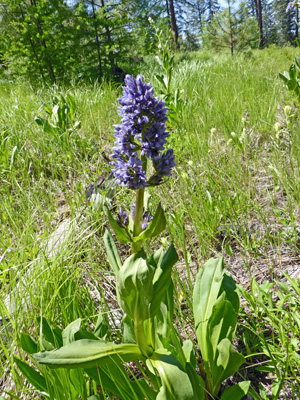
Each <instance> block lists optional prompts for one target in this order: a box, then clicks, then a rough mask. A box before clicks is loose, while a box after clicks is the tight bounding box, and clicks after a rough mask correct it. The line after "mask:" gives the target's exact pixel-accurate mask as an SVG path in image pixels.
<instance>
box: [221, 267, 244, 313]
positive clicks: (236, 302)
mask: <svg viewBox="0 0 300 400" xmlns="http://www.w3.org/2000/svg"><path fill="white" fill-rule="evenodd" d="M221 291H223V293H224V294H225V299H226V300H228V301H230V303H231V304H232V306H233V308H234V310H235V312H236V313H238V312H239V308H240V298H239V295H238V293H237V286H236V283H235V282H234V280H233V279H232V277H231V276H229V275H227V274H224V276H223V281H222V287H221Z"/></svg>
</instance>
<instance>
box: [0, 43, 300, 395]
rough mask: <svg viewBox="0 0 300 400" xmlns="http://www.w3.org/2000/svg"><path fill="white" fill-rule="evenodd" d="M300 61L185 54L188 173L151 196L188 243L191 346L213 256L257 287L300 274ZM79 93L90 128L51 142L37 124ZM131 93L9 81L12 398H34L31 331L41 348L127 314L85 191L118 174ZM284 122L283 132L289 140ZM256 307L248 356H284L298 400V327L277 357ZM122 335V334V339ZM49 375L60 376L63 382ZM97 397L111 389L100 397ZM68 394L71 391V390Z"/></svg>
mask: <svg viewBox="0 0 300 400" xmlns="http://www.w3.org/2000/svg"><path fill="white" fill-rule="evenodd" d="M295 52H296V50H294V49H290V48H286V49H272V50H271V49H266V50H264V51H260V52H259V51H253V52H252V53H250V54H244V55H243V54H242V55H239V56H237V57H234V58H233V59H231V58H230V57H229V56H225V55H216V54H209V53H196V54H193V55H192V56H188V57H186V58H185V57H183V56H182V57H178V60H177V64H176V68H175V74H174V87H178V88H179V89H180V90H182V91H183V92H182V98H183V100H184V102H185V104H184V107H183V112H182V116H181V123H180V125H179V126H173V127H172V129H170V135H171V136H170V144H169V145H170V147H173V148H174V152H175V154H176V163H177V166H176V170H175V172H174V174H173V177H172V178H171V179H170V180H169V181H168V183H167V184H166V185H163V186H161V188H160V189H159V190H156V191H155V192H154V191H151V194H152V196H153V203H155V204H156V203H157V202H158V201H160V200H161V201H162V203H163V204H164V206H165V207H166V210H167V213H166V214H167V218H168V231H169V235H168V237H167V240H169V241H171V240H172V241H174V242H175V244H176V248H177V250H178V253H179V255H180V262H179V263H178V268H177V270H176V272H175V275H174V279H175V281H176V282H177V283H176V290H177V296H176V299H177V304H176V309H177V316H178V327H179V329H180V330H181V332H182V335H183V336H185V335H186V336H188V335H189V334H190V333H189V329H188V327H189V325H190V324H191V323H192V317H191V311H190V309H191V307H190V301H191V292H192V286H193V282H194V277H195V275H196V272H197V270H198V268H199V266H200V265H201V264H202V263H203V262H204V261H205V260H207V259H208V258H209V257H211V256H215V255H216V254H220V253H223V255H224V256H225V260H226V262H227V264H228V268H229V271H230V270H231V271H232V273H233V274H234V278H235V279H236V280H237V281H238V283H240V284H241V285H243V283H244V284H245V286H246V289H248V288H249V284H250V277H251V276H256V277H257V279H258V280H259V281H260V282H262V281H263V280H265V279H269V280H271V279H273V278H276V277H277V276H278V275H277V272H278V271H279V270H280V269H284V268H285V267H286V266H287V265H288V266H289V265H290V264H292V265H297V260H298V256H299V225H300V222H299V220H298V211H299V209H298V204H299V193H300V190H299V182H300V180H299V178H300V177H299V162H300V157H299V154H300V151H299V150H300V140H299V138H300V135H299V133H300V129H299V124H298V119H297V118H298V109H297V108H295V106H297V103H296V100H295V99H294V98H293V97H291V95H290V94H289V93H288V92H286V90H285V88H284V87H283V86H282V83H281V81H280V80H279V79H278V73H279V72H280V71H282V70H284V69H287V68H288V67H289V65H290V63H291V62H292V60H293V57H294V54H295ZM155 71H158V67H157V66H156V64H155V61H154V60H153V59H151V60H150V59H149V60H146V61H145V63H144V65H143V64H142V65H141V70H140V71H139V72H140V73H142V74H143V75H145V77H146V79H147V80H150V81H151V82H152V83H153V85H154V86H155V88H156V90H157V92H159V84H158V82H157V81H156V79H155V77H154V73H155ZM67 90H69V91H70V93H71V94H72V95H73V96H74V98H75V102H76V105H77V109H78V117H79V119H80V120H81V122H82V125H81V128H80V129H79V130H78V131H77V133H76V134H75V135H73V136H72V137H71V138H70V140H69V142H68V145H69V147H68V148H67V149H66V148H65V147H62V146H61V145H60V143H59V142H58V141H56V140H55V139H54V138H53V137H51V136H48V135H46V134H45V133H44V132H43V131H42V129H41V128H40V127H39V126H38V125H37V124H36V123H35V121H34V118H35V117H36V116H40V115H44V117H45V114H43V109H42V106H43V104H48V105H51V104H52V98H53V96H54V95H57V94H59V93H61V94H65V93H66V91H67ZM120 94H121V88H120V85H117V84H108V83H105V84H101V85H100V84H95V85H90V86H88V85H85V86H78V85H77V86H76V87H75V86H74V87H72V88H69V89H59V88H33V87H31V86H29V85H27V84H26V83H25V82H21V81H20V82H9V81H7V80H3V81H1V85H0V100H1V110H0V177H1V178H0V179H1V184H0V199H1V202H0V215H1V238H0V253H1V254H2V256H1V255H0V260H1V263H0V289H1V298H0V316H2V318H3V323H4V328H5V333H4V334H1V336H0V340H1V341H0V360H1V363H0V379H1V376H3V377H4V376H5V379H3V382H2V387H1V386H0V394H1V392H2V391H3V395H4V396H5V391H9V393H10V394H11V396H15V397H16V398H26V397H25V396H33V391H31V390H29V388H28V387H26V382H25V381H24V379H23V378H22V377H21V375H20V373H19V371H18V369H17V368H16V367H15V364H14V362H13V355H14V354H17V355H18V356H19V357H20V358H21V359H23V360H25V357H26V356H25V354H24V353H23V351H22V350H21V346H20V332H26V333H30V334H31V335H32V336H33V337H35V338H37V337H38V336H39V325H38V322H37V318H38V317H41V316H44V317H45V318H47V319H49V320H50V321H52V322H53V323H56V324H59V325H60V326H61V327H65V326H66V325H67V324H68V323H70V322H71V321H73V320H74V319H77V318H82V320H83V325H84V326H85V327H86V328H87V329H90V328H91V327H92V326H93V324H94V323H95V321H96V320H97V314H98V312H99V310H102V311H103V312H104V315H106V316H107V321H109V318H108V315H112V316H114V315H115V314H113V313H112V312H111V311H112V310H114V309H115V308H117V307H118V306H117V302H116V298H115V293H114V289H113V286H114V280H113V278H112V277H111V274H110V271H109V268H108V264H107V261H106V256H105V253H104V250H103V244H102V234H103V227H104V225H105V223H106V218H105V216H104V214H103V212H102V210H101V209H98V210H95V209H94V208H93V207H92V206H91V205H90V204H89V203H88V202H87V201H86V196H85V189H86V187H87V186H88V185H89V184H91V183H94V182H95V181H96V180H97V178H98V177H99V176H100V175H101V174H103V173H104V172H106V171H109V169H110V167H109V163H108V161H107V156H109V154H110V152H111V150H110V149H111V147H112V145H113V142H114V138H113V124H115V123H118V122H119V116H118V104H117V101H116V99H117V98H118V97H119V96H120ZM286 104H289V105H291V106H292V107H293V115H294V117H293V119H292V121H291V127H290V128H289V129H288V128H287V124H286V119H285V116H284V113H283V107H284V106H285V105H286ZM276 122H279V123H280V124H281V131H280V135H279V137H278V139H276V132H275V129H274V124H275V123H276ZM243 129H245V137H244V139H243V141H242V142H241V141H240V142H237V141H234V140H233V138H234V136H232V132H234V133H235V134H236V137H237V140H239V138H240V137H241V135H242V132H243ZM239 143H240V144H239ZM132 200H133V196H132V194H131V193H127V192H124V191H123V192H119V194H118V196H116V200H115V202H116V205H119V204H121V203H122V202H123V203H124V202H128V203H130V202H131V201H132ZM64 221H73V224H72V229H71V230H70V231H69V236H68V240H67V241H65V244H64V246H61V247H60V248H59V250H58V251H57V253H55V254H52V255H51V256H49V254H48V250H47V243H48V241H49V237H50V235H51V234H52V233H53V232H54V231H55V230H56V229H57V228H58V227H59V226H62V224H63V223H64ZM123 251H124V254H125V253H126V250H125V249H123ZM289 260H290V261H289ZM231 268H232V269H231ZM239 271H240V272H239ZM261 271H262V272H261ZM247 285H248V286H247ZM251 296H253V298H254V293H252V295H251ZM8 298H10V302H9V303H8V302H7V301H6V300H7V299H8ZM293 299H294V300H293V301H294V302H296V304H298V307H299V303H300V299H299V294H297V293H296V292H293ZM262 301H264V299H262ZM9 304H12V306H11V307H12V309H11V310H10V309H9ZM283 305H284V312H285V313H286V314H285V318H286V321H289V318H291V315H292V313H293V312H294V311H293V310H294V309H295V307H296V306H295V305H294V304H293V307H291V308H290V298H287V299H286V303H283ZM249 307H250V308H249V310H248V317H249V318H250V317H251V316H252V317H253V318H255V321H256V323H255V324H256V325H255V324H254V323H253V324H252V325H250V322H249V321H248V320H247V316H243V317H244V319H245V321H246V322H241V324H240V328H239V332H240V335H241V337H242V338H243V340H244V342H246V343H244V345H245V354H248V355H250V354H249V353H251V352H255V353H260V352H263V353H264V356H265V357H267V358H266V359H264V360H263V361H265V360H269V359H271V355H272V357H275V360H271V361H272V362H271V365H273V364H274V363H275V364H276V363H277V364H276V368H275V375H274V376H275V378H276V376H277V378H278V379H279V380H280V379H283V380H284V382H286V383H285V384H286V387H288V388H293V389H290V390H293V391H294V393H297V390H299V382H297V380H296V379H295V374H294V373H292V369H293V368H296V367H295V365H297V368H299V359H297V357H296V356H295V357H294V355H293V357H294V358H293V359H292V361H291V362H287V359H286V357H285V358H284V357H283V355H282V353H280V351H279V349H278V348H277V347H276V346H277V345H278V342H279V341H280V340H281V338H283V337H284V335H285V334H289V333H288V326H289V325H288V322H287V323H286V324H285V325H284V326H281V327H280V329H279V325H278V320H276V321H275V319H274V321H275V322H276V324H275V322H274V324H273V328H272V329H273V330H272V336H271V338H272V341H273V342H272V347H271V350H272V349H273V350H274V349H276V352H275V354H271V353H272V352H271V351H270V352H269V353H268V351H267V350H266V348H265V345H264V343H265V342H264V341H267V343H269V339H270V332H267V333H266V335H267V336H266V337H264V336H263V335H264V328H265V325H266V324H269V325H271V326H272V320H271V322H270V319H268V320H267V319H266V316H265V315H263V316H262V317H261V319H258V315H260V316H261V315H262V314H259V313H258V310H257V309H255V308H254V307H253V306H252V305H250V306H249ZM264 313H266V310H265V309H264ZM275 314H276V313H275V312H274V315H275ZM5 318H7V322H5V321H6V319H5ZM110 320H111V318H110ZM4 328H3V329H4ZM245 329H246V330H247V332H248V336H247V334H245ZM282 329H283V331H282ZM295 329H296V328H295ZM297 329H299V327H298V328H297ZM249 331H250V332H251V335H250V336H251V338H250V336H249ZM255 331H256V332H257V333H258V335H257V337H255ZM118 335H119V331H118V329H115V330H114V339H116V340H117V339H118ZM292 336H293V337H294V336H295V335H292ZM295 346H296V344H295ZM273 350H272V351H273ZM268 357H269V359H268ZM256 361H257V360H256V359H255V357H254V358H251V362H253V363H255V362H256ZM268 362H269V361H268ZM272 363H273V364H272ZM294 363H296V364H294ZM268 365H270V362H269V364H268ZM286 365H288V368H287V367H286ZM249 366H250V364H249ZM283 371H284V374H283ZM276 374H277V375H276ZM46 375H47V372H46ZM282 377H283V378H282ZM275 378H274V379H273V380H274V382H275V383H276V379H275ZM47 379H48V380H49V382H51V379H53V377H52V376H51V374H50V373H49V375H48V378H47ZM297 379H298V378H297ZM13 382H15V385H13ZM280 382H281V381H280ZM274 385H275V384H274ZM25 388H26V389H25ZM254 388H255V389H257V388H256V387H254ZM89 390H90V392H89V393H90V394H93V393H97V388H96V387H90V388H89ZM25 393H26V394H25ZM66 393H71V392H70V391H69V389H66ZM59 395H60V394H59V393H58V394H56V396H58V397H57V398H59ZM261 396H262V395H261ZM8 398H9V397H8ZM28 398H30V397H28ZM258 398H263V397H258ZM274 398H275V397H274ZM286 398H292V397H286Z"/></svg>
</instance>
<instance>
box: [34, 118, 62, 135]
mask: <svg viewBox="0 0 300 400" xmlns="http://www.w3.org/2000/svg"><path fill="white" fill-rule="evenodd" d="M34 120H35V122H36V123H37V124H38V125H39V126H41V127H42V128H43V130H44V131H45V132H46V133H48V134H49V135H51V136H54V137H56V136H57V134H58V131H57V128H56V127H55V126H53V125H52V124H50V123H49V122H48V121H47V120H46V119H44V118H39V117H35V119H34Z"/></svg>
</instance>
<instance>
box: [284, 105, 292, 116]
mask: <svg viewBox="0 0 300 400" xmlns="http://www.w3.org/2000/svg"><path fill="white" fill-rule="evenodd" d="M283 110H284V113H285V116H286V117H287V118H288V117H289V116H290V115H291V112H292V107H290V106H285V107H284V109H283Z"/></svg>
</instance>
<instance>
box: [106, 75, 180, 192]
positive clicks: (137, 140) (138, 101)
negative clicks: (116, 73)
mask: <svg viewBox="0 0 300 400" xmlns="http://www.w3.org/2000/svg"><path fill="white" fill-rule="evenodd" d="M118 101H119V103H120V108H119V112H120V115H121V117H122V118H121V124H120V125H115V138H116V141H115V147H114V149H113V150H114V154H113V159H114V160H113V162H112V165H113V167H114V168H113V173H114V175H115V177H116V178H117V181H118V183H119V184H121V185H123V186H127V187H128V188H130V189H138V188H145V187H146V186H149V185H150V184H151V185H158V184H160V183H162V182H163V177H164V176H170V174H171V168H172V167H173V166H175V158H174V155H173V151H171V153H170V150H168V151H167V152H166V153H163V152H164V150H165V145H166V143H167V140H166V139H167V137H168V136H169V133H168V132H167V131H166V127H165V123H166V121H167V108H166V107H165V103H164V101H159V99H158V97H154V89H153V87H152V85H151V84H150V83H144V81H143V77H142V76H141V75H138V76H137V77H136V78H134V77H132V76H131V75H126V78H125V86H124V87H123V97H121V98H120V99H118ZM171 155H172V156H171ZM146 159H148V160H151V161H152V162H153V165H154V168H155V170H156V175H157V176H159V178H157V179H156V180H154V179H152V180H151V182H150V181H147V177H146V171H145V169H146V168H145V165H146V162H145V161H146Z"/></svg>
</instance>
